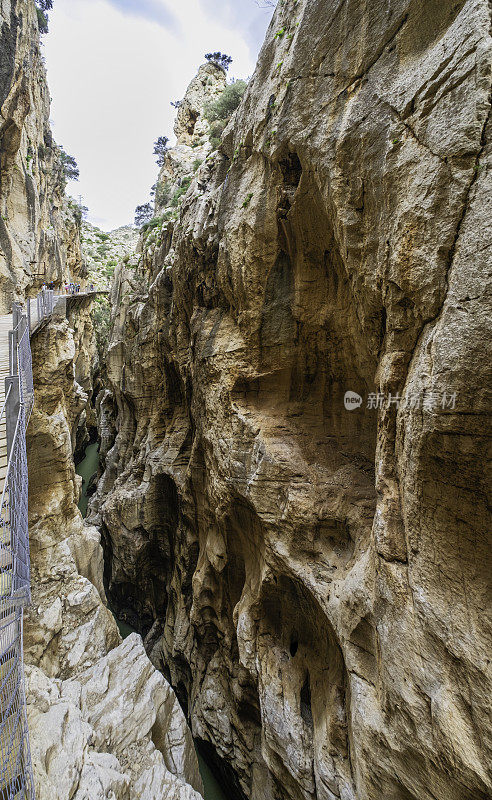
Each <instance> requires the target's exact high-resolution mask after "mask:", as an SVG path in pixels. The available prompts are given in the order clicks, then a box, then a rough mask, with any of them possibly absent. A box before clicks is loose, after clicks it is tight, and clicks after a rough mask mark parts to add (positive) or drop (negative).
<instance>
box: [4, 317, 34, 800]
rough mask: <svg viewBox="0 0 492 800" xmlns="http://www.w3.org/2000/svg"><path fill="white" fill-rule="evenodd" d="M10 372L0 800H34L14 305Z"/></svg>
mask: <svg viewBox="0 0 492 800" xmlns="http://www.w3.org/2000/svg"><path fill="white" fill-rule="evenodd" d="M9 367H10V370H9V371H10V375H9V376H8V377H7V378H6V379H5V400H4V403H3V406H2V409H1V411H0V429H1V430H2V433H4V436H3V441H6V445H5V446H6V453H5V458H4V460H6V467H4V468H3V470H2V474H1V480H0V486H1V483H3V488H2V489H1V497H0V798H1V799H2V800H21V798H22V800H34V780H33V774H32V765H31V755H30V750H29V736H28V729H27V717H26V700H25V689H24V661H23V649H22V622H23V610H24V607H25V605H26V604H27V603H29V601H30V598H31V584H30V562H29V533H28V474H27V454H26V427H27V424H28V422H29V417H30V415H31V412H32V408H33V404H34V388H33V376H32V359H31V345H30V331H29V321H28V317H27V314H26V313H24V312H23V311H22V309H21V308H20V306H17V305H15V306H14V309H13V313H12V330H11V331H9Z"/></svg>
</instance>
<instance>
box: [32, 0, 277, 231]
mask: <svg viewBox="0 0 492 800" xmlns="http://www.w3.org/2000/svg"><path fill="white" fill-rule="evenodd" d="M260 5H262V0H259V3H257V2H256V0H179V2H176V0H55V2H54V7H53V10H52V11H51V12H50V32H49V34H48V35H47V36H44V37H43V42H44V44H43V49H44V54H45V57H46V62H47V66H48V81H49V85H50V91H51V96H52V107H51V119H52V124H53V130H54V134H55V138H56V140H57V141H58V142H59V144H62V145H63V146H64V147H65V150H67V152H69V153H71V154H72V155H74V156H75V158H76V159H77V162H78V164H79V168H80V181H78V182H77V183H71V184H70V185H69V192H70V193H71V194H72V195H73V196H74V197H77V199H78V197H79V195H81V196H82V201H83V203H84V205H86V206H88V207H89V210H90V213H89V220H90V221H91V222H93V223H94V224H95V225H99V226H100V227H102V228H104V229H105V230H111V229H113V228H115V227H118V226H119V225H126V224H128V223H129V222H132V221H133V211H134V209H135V206H136V205H138V204H139V203H145V202H147V200H148V199H149V189H150V187H151V186H152V184H153V183H154V182H155V179H156V176H157V166H156V164H155V157H154V156H153V154H152V150H153V142H154V141H155V140H156V139H157V137H158V136H160V135H162V134H164V135H167V136H170V137H172V129H173V120H174V114H175V111H174V109H173V108H171V105H170V101H171V100H178V99H180V98H181V97H183V95H184V92H185V90H186V86H187V85H188V83H189V82H190V80H191V79H192V77H193V76H194V74H195V72H196V70H197V69H198V67H199V66H200V64H201V63H203V61H204V59H203V56H204V54H205V53H208V52H209V51H211V50H212V51H213V50H221V51H222V52H226V53H229V54H230V55H231V56H233V58H234V63H233V65H232V67H231V69H230V73H229V74H230V76H231V77H236V78H239V77H248V76H249V75H251V74H252V72H253V69H254V65H255V62H256V57H257V54H258V52H259V49H260V47H261V43H262V41H263V38H264V34H265V31H266V28H267V26H268V24H269V21H270V18H271V13H272V11H271V9H264V8H261V7H259V6H260Z"/></svg>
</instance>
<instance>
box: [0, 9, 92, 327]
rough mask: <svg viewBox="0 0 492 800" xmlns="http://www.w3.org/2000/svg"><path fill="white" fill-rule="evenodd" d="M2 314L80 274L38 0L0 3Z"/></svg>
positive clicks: (76, 230)
mask: <svg viewBox="0 0 492 800" xmlns="http://www.w3.org/2000/svg"><path fill="white" fill-rule="evenodd" d="M0 24H1V33H0V306H1V307H0V313H2V314H5V313H8V312H9V311H10V310H11V306H12V301H13V300H16V299H23V298H24V296H25V294H26V291H27V290H28V289H29V288H30V287H31V286H33V285H34V286H38V287H40V286H41V284H42V283H43V282H44V281H50V280H54V281H59V282H62V281H63V280H65V279H68V278H70V279H72V280H75V279H77V277H80V276H81V274H82V273H83V265H82V259H81V254H80V239H79V225H80V218H79V212H78V210H77V208H76V207H75V206H74V205H73V204H72V203H71V202H70V201H69V200H67V198H66V196H65V176H64V169H63V164H62V162H61V159H60V151H59V149H58V147H57V146H56V144H55V143H54V141H53V135H52V133H51V129H50V124H49V114H50V96H49V90H48V85H47V83H46V71H45V67H44V63H43V58H42V55H41V51H40V43H39V30H38V22H37V15H36V8H35V5H34V2H33V0H1V2H0Z"/></svg>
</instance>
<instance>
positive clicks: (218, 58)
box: [205, 51, 232, 72]
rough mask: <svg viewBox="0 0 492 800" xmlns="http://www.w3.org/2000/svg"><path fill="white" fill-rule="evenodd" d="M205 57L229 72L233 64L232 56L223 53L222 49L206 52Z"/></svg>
mask: <svg viewBox="0 0 492 800" xmlns="http://www.w3.org/2000/svg"><path fill="white" fill-rule="evenodd" d="M205 58H206V59H207V61H209V62H210V64H215V66H216V67H222V69H223V70H225V72H227V70H228V69H229V67H230V66H231V64H232V58H231V56H228V55H226V54H225V53H221V52H220V51H217V52H216V53H206V54H205Z"/></svg>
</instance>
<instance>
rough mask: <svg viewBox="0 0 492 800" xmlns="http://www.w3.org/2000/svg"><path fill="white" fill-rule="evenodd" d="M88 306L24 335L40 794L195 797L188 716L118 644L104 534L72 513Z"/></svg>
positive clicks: (88, 372) (134, 643) (32, 706)
mask: <svg viewBox="0 0 492 800" xmlns="http://www.w3.org/2000/svg"><path fill="white" fill-rule="evenodd" d="M91 306H92V301H91V300H86V301H79V302H78V303H77V310H76V311H75V310H74V311H73V312H72V314H71V315H70V318H69V319H55V320H53V322H51V323H50V324H47V325H45V326H44V327H43V328H41V330H39V331H38V332H37V333H36V334H35V336H34V338H33V340H32V345H33V363H34V369H35V398H36V402H35V407H34V411H33V414H32V417H31V421H30V425H29V428H28V441H27V449H28V455H29V459H28V460H29V490H30V492H29V507H30V521H29V528H30V544H31V568H32V605H31V606H30V608H29V609H28V610H27V612H26V619H25V634H24V655H25V661H26V664H27V667H26V672H27V679H28V680H27V687H28V688H27V700H28V723H29V730H30V740H31V750H32V758H33V767H34V775H35V783H36V797H37V798H38V800H69V798H70V799H72V798H75V800H89V798H90V800H97V799H98V798H100V800H105V798H108V797H111V798H114V800H137V798H138V800H140V799H141V798H145V800H157V798H161V797H163V796H166V797H167V796H168V797H170V798H175V800H195V799H196V800H199V798H200V797H201V794H200V793H199V792H201V790H202V783H201V778H200V776H199V772H198V763H197V758H196V754H195V750H194V745H193V740H192V737H191V732H190V730H189V728H188V726H187V723H186V720H185V717H184V715H183V713H182V711H181V709H180V707H179V704H178V701H177V699H176V696H175V694H174V692H173V690H172V689H171V687H170V686H169V684H168V683H167V682H166V680H165V679H164V678H163V676H162V675H161V674H160V673H158V672H157V671H156V670H155V668H154V667H153V666H152V665H151V663H150V661H149V659H148V657H147V655H146V653H145V650H144V647H143V643H142V640H141V638H140V636H138V635H136V634H134V635H132V636H131V637H129V638H128V639H127V640H126V641H125V642H123V643H121V637H120V635H119V633H118V629H117V626H116V622H115V620H114V618H113V615H112V614H111V612H110V611H109V610H108V608H107V605H106V597H105V592H104V586H103V552H102V548H101V544H100V534H99V531H98V530H97V529H96V528H94V527H91V526H88V525H86V524H85V523H84V521H83V519H82V516H81V514H80V511H79V510H78V508H77V503H78V500H79V496H80V489H81V479H80V478H79V477H78V476H76V474H75V467H74V460H73V450H74V447H75V443H76V440H77V432H78V430H79V428H80V424H81V421H83V420H84V419H85V418H86V416H87V404H88V401H89V398H90V395H91V393H92V385H91V378H92V371H93V367H94V362H95V345H94V337H93V332H92V322H91ZM193 787H195V789H196V790H197V791H195V789H194V788H193Z"/></svg>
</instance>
